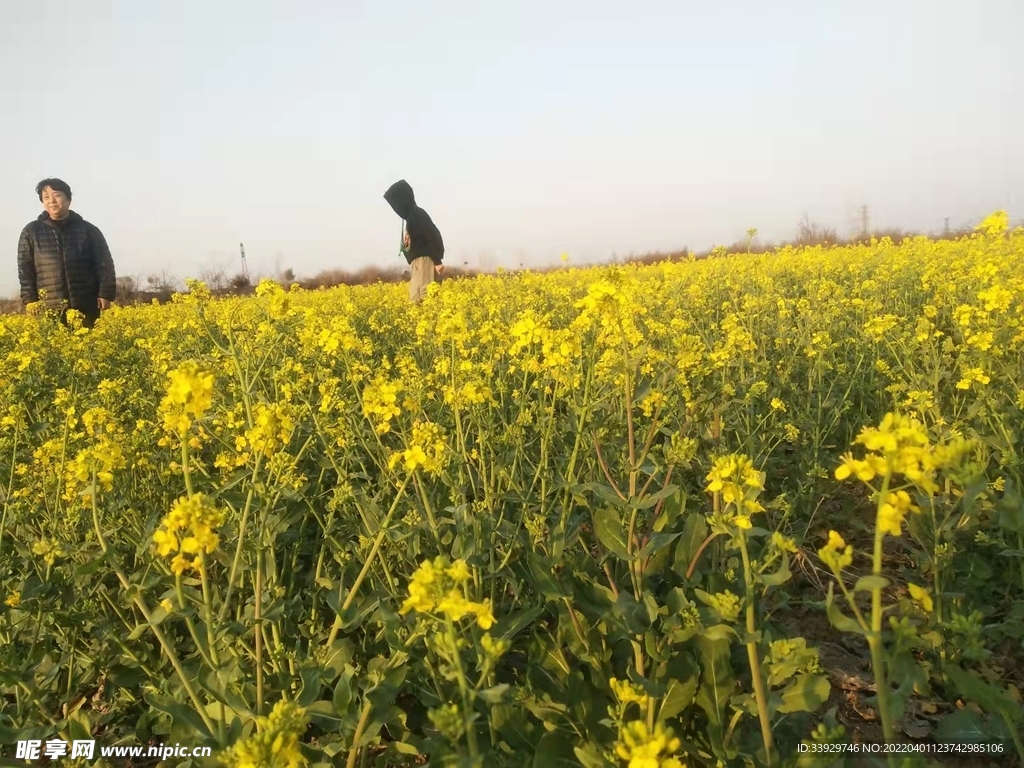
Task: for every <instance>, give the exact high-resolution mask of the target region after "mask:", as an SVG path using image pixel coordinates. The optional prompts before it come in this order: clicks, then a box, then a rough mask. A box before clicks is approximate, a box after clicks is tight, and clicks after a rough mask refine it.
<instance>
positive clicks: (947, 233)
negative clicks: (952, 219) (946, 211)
mask: <svg viewBox="0 0 1024 768" xmlns="http://www.w3.org/2000/svg"><path fill="white" fill-rule="evenodd" d="M943 231H944V232H945V233H946V237H949V216H947V217H946V226H945V229H944V230H943Z"/></svg>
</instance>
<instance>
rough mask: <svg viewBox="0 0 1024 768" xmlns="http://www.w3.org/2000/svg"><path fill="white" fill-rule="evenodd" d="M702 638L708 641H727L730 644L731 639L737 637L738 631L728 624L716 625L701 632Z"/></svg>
mask: <svg viewBox="0 0 1024 768" xmlns="http://www.w3.org/2000/svg"><path fill="white" fill-rule="evenodd" d="M701 636H703V637H706V638H707V639H708V640H725V641H726V642H728V641H729V639H730V638H733V637H736V630H735V629H733V628H732V627H730V626H729V625H728V624H715V625H714V626H711V627H708V628H707V629H705V630H704V631H703V632H701Z"/></svg>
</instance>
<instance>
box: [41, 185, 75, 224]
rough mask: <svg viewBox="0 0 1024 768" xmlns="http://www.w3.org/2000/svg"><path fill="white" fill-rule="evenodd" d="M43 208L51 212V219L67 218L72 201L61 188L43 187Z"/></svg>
mask: <svg viewBox="0 0 1024 768" xmlns="http://www.w3.org/2000/svg"><path fill="white" fill-rule="evenodd" d="M43 210H45V211H46V212H47V213H48V214H50V218H51V219H56V220H58V221H59V220H60V219H66V218H67V217H68V211H69V210H71V201H70V200H68V198H67V195H65V194H64V193H63V192H61V191H60V190H59V189H52V188H50V187H44V188H43Z"/></svg>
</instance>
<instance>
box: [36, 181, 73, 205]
mask: <svg viewBox="0 0 1024 768" xmlns="http://www.w3.org/2000/svg"><path fill="white" fill-rule="evenodd" d="M47 187H49V188H50V189H52V190H53V191H54V192H63V193H64V196H65V197H66V198H67V199H68V200H70V199H71V187H69V186H68V183H67V182H66V181H62V180H61V179H43V180H42V181H40V182H39V183H38V184H36V194H37V195H39V202H42V201H43V190H44V189H46V188H47Z"/></svg>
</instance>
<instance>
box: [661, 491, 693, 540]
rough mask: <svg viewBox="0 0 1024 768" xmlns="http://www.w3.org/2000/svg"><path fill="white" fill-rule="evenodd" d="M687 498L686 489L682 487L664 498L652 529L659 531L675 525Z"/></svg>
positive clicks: (684, 507)
mask: <svg viewBox="0 0 1024 768" xmlns="http://www.w3.org/2000/svg"><path fill="white" fill-rule="evenodd" d="M688 498H689V497H688V496H687V494H686V491H685V490H682V489H677V490H676V492H675V493H673V494H672V495H671V496H669V497H668V498H666V499H665V503H664V504H662V506H661V513H660V514H659V515H658V519H657V520H655V521H654V526H653V530H654V531H655V532H657V533H661V531H663V530H665V529H666V528H668V527H670V526H671V527H675V523H676V521H677V520H678V519H679V518H680V517H682V515H683V511H684V510H685V509H686V502H687V500H688Z"/></svg>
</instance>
